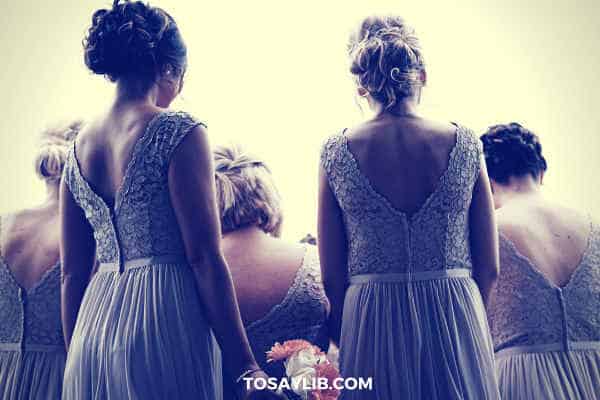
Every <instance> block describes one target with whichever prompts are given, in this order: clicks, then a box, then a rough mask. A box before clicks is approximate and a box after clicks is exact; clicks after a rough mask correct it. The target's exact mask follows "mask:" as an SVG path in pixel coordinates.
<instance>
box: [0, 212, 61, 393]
mask: <svg viewBox="0 0 600 400" xmlns="http://www.w3.org/2000/svg"><path fill="white" fill-rule="evenodd" d="M1 227H2V218H1V217H0V232H1ZM65 359H66V350H65V342H64V338H63V334H62V325H61V316H60V264H58V263H56V264H55V265H53V266H52V267H51V268H49V269H48V270H47V271H46V272H45V273H44V275H43V276H42V277H41V279H40V280H39V281H38V282H37V283H36V284H35V285H34V286H33V287H32V288H30V289H29V290H25V289H23V288H22V287H21V285H19V284H18V282H17V280H16V279H15V277H14V275H13V274H12V272H11V270H10V266H9V265H8V263H7V262H6V260H5V258H4V257H3V255H2V249H1V248H0V397H1V398H2V399H7V400H10V399H26V398H44V399H46V398H60V393H61V388H62V378H63V371H64V366H65ZM57 396H58V397H57Z"/></svg>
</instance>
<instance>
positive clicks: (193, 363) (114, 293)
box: [63, 112, 221, 400]
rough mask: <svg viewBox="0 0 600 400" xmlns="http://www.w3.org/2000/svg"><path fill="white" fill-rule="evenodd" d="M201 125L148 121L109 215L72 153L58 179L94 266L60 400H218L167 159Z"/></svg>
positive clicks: (165, 116)
mask: <svg viewBox="0 0 600 400" xmlns="http://www.w3.org/2000/svg"><path fill="white" fill-rule="evenodd" d="M200 124H201V123H200V122H198V121H196V120H195V119H194V118H193V117H191V116H190V115H188V114H186V113H182V112H163V113H159V114H157V115H156V116H155V117H154V118H153V119H152V120H151V121H150V122H149V124H148V125H147V127H146V130H145V131H144V133H143V135H142V136H141V137H140V138H139V139H138V141H137V142H136V143H135V145H134V148H133V150H132V155H131V159H130V162H129V164H128V166H127V169H126V172H125V175H124V177H123V181H122V183H121V186H120V187H119V189H118V191H117V193H116V195H115V204H114V207H109V206H108V205H107V203H106V202H105V201H104V200H103V199H102V198H101V197H100V196H99V195H98V194H97V193H96V192H94V190H93V189H92V187H91V186H90V184H89V182H88V181H86V179H85V178H84V176H83V175H82V173H81V170H80V167H79V163H78V160H77V155H76V146H75V143H74V144H73V147H72V149H71V151H70V152H69V155H68V157H67V162H66V165H65V169H64V173H63V179H64V180H65V182H66V184H67V187H68V188H69V191H70V192H71V194H72V195H73V198H74V199H75V201H76V202H77V204H78V205H79V207H80V208H81V209H82V210H83V211H84V213H85V216H86V218H87V220H88V222H89V224H90V225H91V227H92V229H93V233H94V238H95V241H96V255H97V256H96V258H97V260H98V262H99V263H100V266H99V268H98V272H97V273H95V274H94V275H93V277H92V279H91V282H90V284H89V285H88V287H87V289H86V292H85V296H84V298H83V300H82V303H81V307H80V310H79V314H78V318H77V323H76V326H75V330H74V332H73V338H72V341H71V345H70V348H69V354H68V358H67V365H66V368H65V379H64V393H63V399H66V400H68V399H77V400H80V399H106V398H109V399H110V398H115V399H121V398H140V399H165V398H207V399H208V398H211V399H212V398H220V396H221V393H220V392H221V390H220V386H221V384H220V382H221V370H220V360H219V357H218V353H217V351H218V350H217V348H216V342H215V340H214V338H213V336H212V332H211V330H210V327H209V326H208V322H207V321H206V318H205V316H204V312H203V307H202V305H201V304H200V299H199V296H198V289H197V285H196V281H195V277H194V273H193V272H192V270H191V268H190V267H189V264H188V263H187V260H186V257H185V251H184V246H183V241H182V237H181V233H180V230H179V225H178V221H177V219H176V217H175V212H174V209H173V206H172V204H171V198H170V192H169V186H168V175H169V165H170V161H171V158H172V156H173V154H174V151H175V149H176V148H177V147H178V146H179V145H180V144H181V143H182V141H183V139H184V138H185V137H186V136H187V135H188V134H189V133H190V132H192V130H193V128H194V127H196V126H198V125H200Z"/></svg>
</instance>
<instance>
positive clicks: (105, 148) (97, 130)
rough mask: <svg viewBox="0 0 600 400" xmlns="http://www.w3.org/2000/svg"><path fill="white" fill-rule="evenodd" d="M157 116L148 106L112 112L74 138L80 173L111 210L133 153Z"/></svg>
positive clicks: (155, 111)
mask: <svg viewBox="0 0 600 400" xmlns="http://www.w3.org/2000/svg"><path fill="white" fill-rule="evenodd" d="M160 112H161V110H160V109H158V108H155V107H149V106H144V107H137V108H129V109H127V110H116V111H115V110H113V111H110V112H109V113H108V114H106V115H105V116H103V117H101V118H99V119H97V120H96V121H94V122H93V123H92V124H90V125H89V127H88V128H87V129H85V131H83V132H82V133H81V134H80V135H79V136H78V138H77V141H76V145H75V147H76V156H77V161H78V162H79V165H80V169H81V172H82V174H83V176H84V177H85V178H86V180H87V181H88V183H89V184H90V186H92V188H93V189H94V191H95V192H96V193H98V194H99V195H100V196H101V197H102V199H103V200H104V201H105V202H106V204H108V205H110V206H114V204H115V196H116V195H117V192H118V191H119V189H120V186H121V184H122V182H123V177H124V176H125V174H126V172H127V168H128V166H129V162H130V160H131V156H132V153H133V149H134V147H135V145H136V143H138V141H139V139H140V138H141V136H142V135H143V134H144V133H145V131H146V129H147V127H148V123H149V122H150V121H151V120H152V118H153V117H155V116H156V115H158V114H159V113H160Z"/></svg>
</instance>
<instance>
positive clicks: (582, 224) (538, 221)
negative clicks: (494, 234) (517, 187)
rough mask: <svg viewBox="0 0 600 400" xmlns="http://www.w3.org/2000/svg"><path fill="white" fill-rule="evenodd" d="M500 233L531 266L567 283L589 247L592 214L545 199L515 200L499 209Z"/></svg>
mask: <svg viewBox="0 0 600 400" xmlns="http://www.w3.org/2000/svg"><path fill="white" fill-rule="evenodd" d="M498 224H499V229H500V232H501V234H502V235H503V236H504V237H505V238H507V239H508V240H510V241H511V242H512V243H513V244H514V245H515V247H516V249H517V250H518V252H519V253H520V254H521V255H522V256H524V257H525V258H527V259H528V260H529V262H530V264H531V266H532V267H534V268H536V269H538V270H539V272H541V273H542V274H543V275H544V276H545V277H546V278H547V279H548V280H549V281H550V282H551V283H553V284H554V285H556V286H559V287H562V286H565V285H566V284H567V283H568V282H569V281H570V278H571V276H572V275H573V273H574V272H575V270H576V269H577V267H578V266H579V264H580V262H581V260H582V258H583V255H584V253H585V251H586V250H587V247H588V241H589V237H590V229H591V221H590V219H589V217H587V216H586V215H583V214H581V213H579V212H577V211H574V210H571V209H569V208H566V207H562V206H558V205H555V204H552V203H549V202H546V201H544V200H538V199H536V200H515V201H513V202H511V203H509V204H507V205H506V206H504V207H502V208H501V209H500V211H499V212H498Z"/></svg>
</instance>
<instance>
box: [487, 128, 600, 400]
mask: <svg viewBox="0 0 600 400" xmlns="http://www.w3.org/2000/svg"><path fill="white" fill-rule="evenodd" d="M482 140H483V143H484V150H485V156H486V161H487V166H488V173H489V175H490V178H491V181H492V188H493V190H494V201H495V204H496V207H497V209H498V211H497V215H498V226H499V229H500V271H501V273H500V277H499V279H498V284H497V287H496V290H495V291H494V293H493V295H492V297H491V301H490V306H489V309H488V318H489V321H490V329H491V332H492V337H493V339H494V347H495V350H496V370H497V374H498V383H499V385H500V391H501V394H502V397H503V398H505V399H511V400H529V399H544V400H563V399H569V400H597V399H600V226H598V224H597V223H595V222H593V221H592V220H591V219H590V217H589V216H587V215H585V214H582V213H580V212H578V211H575V210H572V209H570V208H566V207H563V206H560V205H557V204H555V203H553V202H551V201H549V200H547V199H546V198H545V197H544V195H543V190H542V181H543V178H544V173H545V171H546V168H547V165H546V160H545V159H544V156H543V155H542V147H541V144H540V142H539V140H538V137H537V136H536V135H535V134H533V133H532V132H531V131H529V130H527V129H526V128H524V127H523V126H521V125H519V124H516V123H511V124H507V125H497V126H493V127H491V128H490V129H489V130H488V132H487V133H486V134H485V135H483V137H482Z"/></svg>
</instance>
